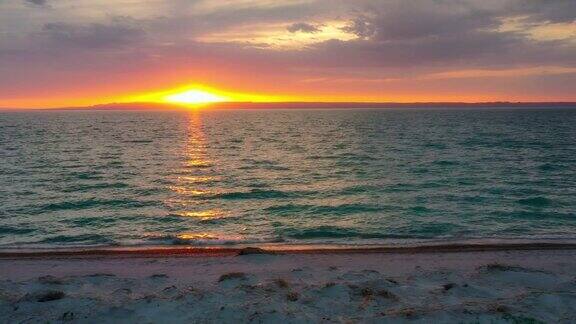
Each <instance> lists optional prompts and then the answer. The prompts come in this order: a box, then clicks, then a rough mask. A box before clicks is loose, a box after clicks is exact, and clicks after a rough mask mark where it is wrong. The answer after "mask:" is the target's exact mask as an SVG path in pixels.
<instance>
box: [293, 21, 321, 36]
mask: <svg viewBox="0 0 576 324" xmlns="http://www.w3.org/2000/svg"><path fill="white" fill-rule="evenodd" d="M286 29H287V30H288V31H289V32H291V33H296V32H302V33H309V34H314V33H318V32H320V31H321V29H320V27H319V26H316V25H312V24H308V23H303V22H299V23H293V24H292V25H289V26H288V27H286Z"/></svg>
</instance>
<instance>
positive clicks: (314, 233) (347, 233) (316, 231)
mask: <svg viewBox="0 0 576 324" xmlns="http://www.w3.org/2000/svg"><path fill="white" fill-rule="evenodd" d="M283 234H284V235H286V236H287V237H290V238H293V239H303V240H305V239H322V238H362V239H371V238H389V237H392V236H391V235H387V234H383V233H376V232H362V231H358V230H355V229H351V228H344V227H337V226H319V227H314V228H306V229H288V230H285V231H283Z"/></svg>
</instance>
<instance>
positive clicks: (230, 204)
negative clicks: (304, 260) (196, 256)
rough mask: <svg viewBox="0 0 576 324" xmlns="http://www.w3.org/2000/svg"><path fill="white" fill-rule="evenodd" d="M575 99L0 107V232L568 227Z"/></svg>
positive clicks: (240, 237)
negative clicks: (417, 105) (540, 105)
mask: <svg viewBox="0 0 576 324" xmlns="http://www.w3.org/2000/svg"><path fill="white" fill-rule="evenodd" d="M575 233H576V110H567V109H555V110H551V109H529V110H525V109H524V110H520V109H474V110H469V109H468V110H412V109H408V110H308V111H303V110H294V111H289V110H282V111H196V112H194V111H190V112H173V111H172V112H135V111H132V112H128V111H124V112H122V111H116V112H106V111H91V112H87V111H84V112H82V111H52V112H41V111H35V112H3V113H0V247H1V248H7V247H16V246H18V247H57V246H58V247H60V246H86V245H170V244H190V245H207V244H237V243H250V244H255V243H264V242H284V243H302V244H307V243H338V244H342V243H345V244H372V243H374V244H402V243H403V242H414V241H427V240H432V241H438V240H464V239H483V240H487V239H488V240H493V239H531V240H534V239H536V240H541V239H542V240H543V239H566V238H569V239H572V238H576V234H575Z"/></svg>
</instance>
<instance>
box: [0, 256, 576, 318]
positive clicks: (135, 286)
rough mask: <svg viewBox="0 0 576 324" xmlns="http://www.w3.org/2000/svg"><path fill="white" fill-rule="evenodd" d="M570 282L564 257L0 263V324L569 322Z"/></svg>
mask: <svg viewBox="0 0 576 324" xmlns="http://www.w3.org/2000/svg"><path fill="white" fill-rule="evenodd" d="M488 264H498V265H496V266H489V267H486V265H488ZM509 266H510V267H509ZM232 272H238V273H243V274H236V275H234V274H233V275H230V276H228V277H231V278H229V279H225V278H223V279H224V280H222V281H219V279H220V278H221V276H222V275H225V274H228V273H232ZM575 275H576V251H574V250H568V251H509V252H466V253H432V254H430V253H427V254H298V255H247V256H227V257H222V256H221V257H169V258H140V257H130V258H119V257H92V258H83V259H77V258H76V259H75V258H67V259H52V260H48V259H46V258H42V259H28V260H26V259H12V260H10V259H0V323H39V322H42V323H46V322H61V321H70V322H78V323H111V322H115V323H118V322H121V323H190V322H202V323H212V322H214V323H239V322H256V323H259V322H264V323H302V322H346V323H348V322H423V323H432V322H434V323H443V322H447V323H454V322H456V323H459V322H465V323H478V322H479V323H494V322H496V323H498V322H509V323H537V322H539V321H543V322H563V323H575V322H576V280H575ZM280 279H281V280H280ZM62 293H63V295H62ZM46 299H54V300H49V301H42V300H46Z"/></svg>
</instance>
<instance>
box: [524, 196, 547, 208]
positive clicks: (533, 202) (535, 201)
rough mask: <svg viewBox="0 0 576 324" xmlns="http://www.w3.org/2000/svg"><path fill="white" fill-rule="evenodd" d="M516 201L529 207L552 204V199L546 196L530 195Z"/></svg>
mask: <svg viewBox="0 0 576 324" xmlns="http://www.w3.org/2000/svg"><path fill="white" fill-rule="evenodd" d="M518 203H519V204H521V205H525V206H531V207H547V206H550V205H552V200H551V199H548V198H546V197H532V198H525V199H520V200H518Z"/></svg>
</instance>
